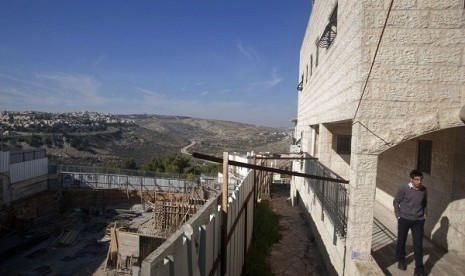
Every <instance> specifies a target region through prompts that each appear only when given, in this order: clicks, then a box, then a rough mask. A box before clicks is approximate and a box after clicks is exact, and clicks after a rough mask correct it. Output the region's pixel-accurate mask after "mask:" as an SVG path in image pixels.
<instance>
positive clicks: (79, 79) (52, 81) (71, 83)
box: [36, 73, 104, 105]
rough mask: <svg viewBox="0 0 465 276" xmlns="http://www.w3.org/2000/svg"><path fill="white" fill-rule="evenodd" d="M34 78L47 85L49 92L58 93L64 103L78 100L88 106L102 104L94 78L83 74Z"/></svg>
mask: <svg viewBox="0 0 465 276" xmlns="http://www.w3.org/2000/svg"><path fill="white" fill-rule="evenodd" d="M36 78H37V79H38V80H39V81H41V82H43V83H45V84H47V85H48V86H49V88H50V90H51V91H54V92H58V93H59V95H62V96H63V99H64V100H65V101H69V100H79V101H82V102H85V103H88V104H96V105H99V104H102V103H103V102H104V99H103V98H102V97H101V96H100V93H99V86H100V84H99V83H98V82H97V81H96V80H95V78H94V77H92V76H89V75H83V74H76V73H74V74H68V73H49V74H36Z"/></svg>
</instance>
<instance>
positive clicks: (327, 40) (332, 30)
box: [317, 3, 338, 49]
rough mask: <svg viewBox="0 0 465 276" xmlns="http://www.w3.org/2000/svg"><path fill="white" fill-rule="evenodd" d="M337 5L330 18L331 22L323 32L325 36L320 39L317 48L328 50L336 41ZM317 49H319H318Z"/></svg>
mask: <svg viewBox="0 0 465 276" xmlns="http://www.w3.org/2000/svg"><path fill="white" fill-rule="evenodd" d="M337 5H338V4H337V3H336V6H335V7H334V9H333V11H332V12H331V15H330V16H329V22H328V24H327V25H326V27H325V30H324V31H323V34H322V35H321V37H320V40H319V41H318V42H317V46H318V47H321V48H326V49H328V48H329V47H330V46H331V44H333V42H334V39H335V38H336V35H337ZM318 47H317V49H318Z"/></svg>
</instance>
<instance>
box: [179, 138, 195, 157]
mask: <svg viewBox="0 0 465 276" xmlns="http://www.w3.org/2000/svg"><path fill="white" fill-rule="evenodd" d="M195 144H197V142H196V141H191V143H190V144H189V145H187V146H185V147H183V148H182V149H181V153H183V154H188V155H191V154H190V153H189V152H188V151H187V149H188V148H190V147H192V146H193V145H195Z"/></svg>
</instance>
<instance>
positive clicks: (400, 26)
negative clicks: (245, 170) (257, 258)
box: [291, 0, 465, 275]
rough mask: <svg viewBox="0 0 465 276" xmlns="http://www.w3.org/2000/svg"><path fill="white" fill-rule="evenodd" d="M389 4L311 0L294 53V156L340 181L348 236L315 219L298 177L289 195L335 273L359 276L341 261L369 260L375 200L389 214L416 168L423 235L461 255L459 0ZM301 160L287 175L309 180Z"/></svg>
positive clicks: (464, 88)
mask: <svg viewBox="0 0 465 276" xmlns="http://www.w3.org/2000/svg"><path fill="white" fill-rule="evenodd" d="M390 3H391V1H375V0H369V1H341V2H340V3H339V4H338V2H337V1H336V0H327V1H322V0H316V1H315V3H314V6H313V8H312V14H311V16H310V20H309V23H308V25H307V29H306V33H305V38H304V40H303V43H302V48H301V52H300V66H299V81H298V87H297V90H298V97H299V99H298V117H297V123H296V129H295V137H294V138H295V139H294V140H295V142H296V143H295V146H294V149H293V150H294V151H297V150H301V151H302V152H303V153H304V154H305V155H309V156H313V157H317V158H318V161H319V163H320V164H322V165H323V166H324V167H326V168H329V169H330V170H331V171H332V172H333V173H334V174H335V175H339V176H340V177H342V178H344V179H347V180H349V181H350V183H349V185H348V196H349V200H348V202H349V203H348V204H349V205H348V214H347V233H346V235H345V236H344V237H341V236H337V235H335V234H334V233H335V231H334V226H332V224H331V223H330V222H329V220H328V219H322V216H323V215H322V214H323V213H324V211H323V208H322V207H321V203H320V202H318V201H316V202H315V200H314V198H315V197H314V195H315V190H312V188H311V187H310V186H309V180H308V179H307V180H306V179H303V178H294V179H293V181H292V187H291V194H292V198H293V201H294V203H296V202H297V201H299V200H300V202H302V205H303V206H308V207H307V212H308V213H309V214H310V215H311V216H312V218H313V220H314V222H315V226H316V228H317V229H318V231H319V232H320V236H321V237H322V240H323V241H324V243H325V247H326V250H327V251H328V258H329V261H330V262H331V263H332V265H333V266H334V269H335V270H336V272H337V273H338V274H340V275H344V274H345V275H361V274H363V273H362V272H360V270H359V268H358V267H357V266H356V264H355V263H356V262H355V261H354V260H353V259H352V258H351V254H352V253H353V252H357V253H362V255H363V254H365V255H370V251H371V245H372V228H373V208H374V205H375V202H378V203H380V204H382V205H383V206H384V207H386V208H388V209H389V210H392V209H393V207H392V199H393V196H394V194H395V191H396V188H397V187H398V186H399V185H401V184H404V183H407V182H408V175H409V172H410V171H411V170H412V169H415V168H418V169H420V170H422V171H423V172H424V175H425V177H424V184H425V186H426V187H427V188H428V190H429V206H430V208H429V212H428V218H427V220H426V226H425V231H426V232H425V234H426V235H427V236H428V237H429V238H431V239H433V241H434V242H435V243H438V244H440V245H442V246H443V247H444V248H446V249H448V250H449V251H452V252H456V253H457V254H462V255H465V232H464V231H463V229H465V216H464V215H463V214H464V212H465V170H464V168H465V125H464V122H462V120H464V118H462V120H461V118H460V116H459V114H460V112H462V114H464V115H462V116H463V117H465V111H464V110H465V107H464V105H465V50H464V49H465V24H464V17H463V14H464V2H463V1H458V0H443V1H431V0H417V1H394V2H393V3H394V4H393V6H392V9H390V5H389V4H390ZM388 14H389V17H388V18H387V15H388ZM386 18H387V24H386V27H385V28H384V25H385V22H386ZM460 110H461V111H460ZM307 163H308V162H303V164H302V163H301V162H294V169H297V170H300V171H301V172H307V173H311V172H310V171H308V170H309V167H308V166H307ZM310 206H311V207H310ZM392 216H394V215H393V214H392ZM323 217H327V215H324V216H323ZM393 218H394V217H393ZM444 218H445V219H447V220H448V221H449V225H448V229H447V230H445V229H441V225H440V222H441V220H443V219H444ZM438 237H439V238H438ZM392 257H393V258H394V256H392Z"/></svg>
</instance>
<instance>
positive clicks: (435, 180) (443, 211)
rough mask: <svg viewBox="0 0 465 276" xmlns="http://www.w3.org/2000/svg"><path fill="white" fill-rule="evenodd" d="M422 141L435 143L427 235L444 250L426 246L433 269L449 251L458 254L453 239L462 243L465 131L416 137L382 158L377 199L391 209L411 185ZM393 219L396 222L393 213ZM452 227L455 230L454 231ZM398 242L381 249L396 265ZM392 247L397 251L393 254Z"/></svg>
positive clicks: (427, 184) (427, 182) (427, 181)
mask: <svg viewBox="0 0 465 276" xmlns="http://www.w3.org/2000/svg"><path fill="white" fill-rule="evenodd" d="M418 140H431V141H432V144H433V149H432V165H431V174H425V181H424V182H425V183H424V185H425V187H427V189H428V209H429V212H428V217H427V218H426V224H425V236H427V237H430V238H431V239H429V238H427V240H429V241H431V242H432V243H434V244H436V245H438V246H439V247H440V248H442V249H441V250H440V249H439V248H438V247H434V250H433V249H432V248H428V247H425V250H424V251H425V252H424V255H425V260H426V263H425V266H426V268H427V269H428V270H430V269H431V268H432V267H434V266H435V264H436V263H437V262H438V261H439V260H440V259H441V258H442V256H443V255H444V254H445V253H446V252H447V251H448V250H453V251H455V250H456V249H457V248H458V247H460V245H458V243H457V242H460V241H457V240H454V241H453V242H454V244H451V243H450V242H451V240H450V239H451V238H452V237H455V236H456V235H459V236H458V239H459V240H460V233H458V232H457V229H459V228H462V227H463V225H462V223H463V222H461V221H460V219H458V215H459V214H458V213H457V212H458V211H457V210H458V209H457V208H459V207H460V206H461V205H463V202H464V201H465V181H464V179H465V171H463V170H462V169H461V168H463V167H464V166H465V154H464V153H465V145H464V144H465V128H464V127H459V128H450V129H444V130H440V131H436V132H433V133H429V134H426V135H422V136H419V137H415V138H413V139H410V140H408V141H404V142H402V143H401V144H399V145H397V146H395V147H392V148H390V149H388V150H386V151H384V152H383V153H381V154H380V155H379V156H378V165H377V179H376V185H377V188H378V191H377V193H378V194H377V195H376V198H377V200H379V202H380V203H381V204H382V205H384V206H385V207H389V208H390V209H391V210H392V199H393V197H394V196H395V193H396V191H397V188H398V187H399V185H402V184H405V183H407V182H408V180H409V176H408V174H409V172H410V170H412V169H414V168H416V166H417V151H418ZM459 209H460V208H459ZM454 210H455V211H454ZM456 215H457V216H456ZM456 217H457V218H456ZM392 220H393V223H394V221H395V218H394V215H393V214H392ZM451 225H453V226H454V228H451ZM451 229H455V231H452V230H451ZM451 231H452V232H451ZM448 236H449V237H448ZM448 238H449V240H448ZM395 239H396V238H395V237H394V240H393V241H392V243H389V244H387V245H386V246H385V248H379V251H380V252H383V251H384V253H385V254H390V255H385V256H393V262H395V244H396V242H395ZM462 239H463V237H462ZM373 242H374V241H373ZM451 246H452V247H451ZM392 247H394V249H393V250H394V251H392V252H391V250H392ZM409 250H410V251H409ZM459 251H460V250H459ZM407 252H412V251H411V248H410V249H409V248H408V247H407ZM375 253H376V252H375ZM376 254H377V253H376ZM427 256H428V257H427ZM412 258H413V257H412ZM407 261H409V260H407ZM412 261H413V259H412ZM385 272H386V271H385Z"/></svg>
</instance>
